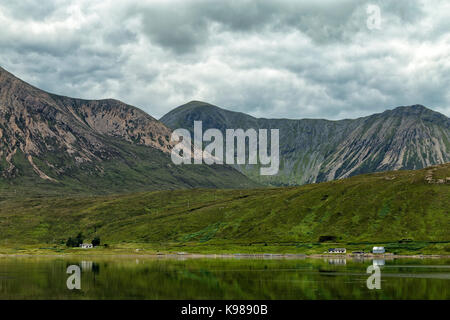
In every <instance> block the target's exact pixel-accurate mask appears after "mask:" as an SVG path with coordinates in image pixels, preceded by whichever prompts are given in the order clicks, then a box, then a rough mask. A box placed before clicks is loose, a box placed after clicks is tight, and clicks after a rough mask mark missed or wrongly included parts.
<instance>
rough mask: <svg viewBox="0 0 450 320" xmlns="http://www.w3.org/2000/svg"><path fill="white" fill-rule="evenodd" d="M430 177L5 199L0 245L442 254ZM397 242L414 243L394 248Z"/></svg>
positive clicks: (448, 247)
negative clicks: (79, 238) (98, 243)
mask: <svg viewBox="0 0 450 320" xmlns="http://www.w3.org/2000/svg"><path fill="white" fill-rule="evenodd" d="M428 172H429V169H423V170H418V171H398V172H386V173H376V174H368V175H361V176H356V177H352V178H349V179H344V180H339V181H333V182H327V183H321V184H312V185H306V186H302V187H290V188H272V189H255V190H207V189H196V190H172V191H155V192H145V193H135V194H125V195H117V196H112V195H110V196H96V197H83V196H73V197H66V198H60V197H35V198H21V197H20V196H15V197H5V198H3V200H2V203H1V206H0V245H1V246H3V247H11V248H12V247H17V246H20V245H26V244H33V243H39V244H42V243H47V244H48V245H49V246H53V245H55V244H56V245H57V244H61V242H62V241H63V240H64V239H66V238H67V237H68V236H74V235H76V233H78V232H79V231H82V232H83V233H84V234H85V235H86V236H87V238H89V239H91V238H93V237H94V235H98V236H100V237H101V239H102V241H103V242H107V243H109V244H113V245H114V244H115V245H116V246H119V247H120V246H122V247H127V246H129V247H144V248H153V249H155V250H165V249H173V250H177V251H197V252H274V251H275V250H276V251H283V252H305V253H311V252H322V251H323V250H324V249H325V248H326V247H328V246H333V245H334V244H322V245H320V244H318V243H317V242H318V239H319V237H320V236H324V235H332V236H336V237H337V238H338V240H337V241H336V242H338V243H342V244H343V243H345V244H346V247H347V248H349V249H368V248H369V247H371V246H372V244H373V243H380V244H388V248H390V249H391V251H395V252H404V253H418V252H436V251H439V252H441V253H448V252H450V244H449V241H450V233H449V232H448V231H449V227H450V217H449V211H450V185H449V184H448V183H447V184H429V183H427V182H426V181H425V176H426V175H427V174H428ZM445 177H450V164H446V165H443V166H440V167H438V169H436V170H435V171H434V172H433V178H435V179H438V178H444V179H445ZM403 238H410V239H413V240H414V242H412V243H408V244H398V243H397V241H398V240H400V239H403ZM429 242H444V243H440V244H433V245H430V244H429ZM130 243H135V244H134V245H133V244H130ZM280 248H281V249H280Z"/></svg>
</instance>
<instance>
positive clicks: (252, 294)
mask: <svg viewBox="0 0 450 320" xmlns="http://www.w3.org/2000/svg"><path fill="white" fill-rule="evenodd" d="M373 264H376V265H379V266H380V271H381V289H379V290H377V289H372V290H370V289H368V288H367V284H366V282H367V278H368V277H369V276H370V274H368V273H366V271H367V267H368V266H370V265H373ZM71 265H76V266H79V267H80V270H81V289H80V290H76V289H74V290H69V289H68V288H67V284H66V282H67V279H68V277H69V276H70V274H67V268H68V267H69V266H71ZM449 298H450V259H395V260H375V261H374V260H371V259H368V260H352V259H309V258H305V259H243V258H240V259H239V258H217V259H213V258H201V259H199V258H196V259H193V258H185V257H179V258H173V257H172V258H164V257H161V258H123V257H108V258H104V257H92V256H90V257H84V258H83V257H80V258H78V257H76V258H74V257H71V258H36V257H0V299H449Z"/></svg>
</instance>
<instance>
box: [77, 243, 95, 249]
mask: <svg viewBox="0 0 450 320" xmlns="http://www.w3.org/2000/svg"><path fill="white" fill-rule="evenodd" d="M80 247H81V248H83V249H91V248H93V247H94V246H93V245H92V243H82V244H80Z"/></svg>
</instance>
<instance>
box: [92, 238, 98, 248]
mask: <svg viewBox="0 0 450 320" xmlns="http://www.w3.org/2000/svg"><path fill="white" fill-rule="evenodd" d="M92 245H93V246H94V247H96V246H99V245H100V237H95V238H94V240H92Z"/></svg>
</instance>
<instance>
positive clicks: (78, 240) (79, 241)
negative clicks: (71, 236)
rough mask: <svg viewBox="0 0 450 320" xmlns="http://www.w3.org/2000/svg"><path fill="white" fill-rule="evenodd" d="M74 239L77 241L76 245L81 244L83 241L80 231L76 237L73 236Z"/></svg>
mask: <svg viewBox="0 0 450 320" xmlns="http://www.w3.org/2000/svg"><path fill="white" fill-rule="evenodd" d="M75 240H76V242H77V245H76V247H79V246H80V245H81V244H83V241H84V237H83V234H82V233H81V232H79V233H78V234H77V237H76V238H75Z"/></svg>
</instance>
